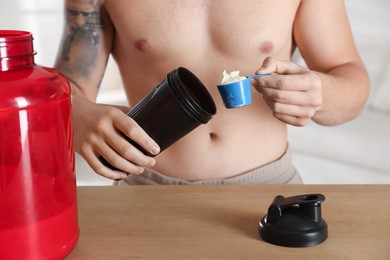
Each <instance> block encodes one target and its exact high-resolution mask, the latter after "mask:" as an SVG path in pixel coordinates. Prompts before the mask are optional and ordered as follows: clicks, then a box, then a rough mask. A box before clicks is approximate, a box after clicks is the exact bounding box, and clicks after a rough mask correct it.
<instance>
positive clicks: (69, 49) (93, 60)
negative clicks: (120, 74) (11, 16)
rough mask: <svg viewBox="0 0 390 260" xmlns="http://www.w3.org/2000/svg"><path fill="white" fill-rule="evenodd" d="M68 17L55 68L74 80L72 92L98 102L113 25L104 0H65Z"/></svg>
mask: <svg viewBox="0 0 390 260" xmlns="http://www.w3.org/2000/svg"><path fill="white" fill-rule="evenodd" d="M85 5H88V7H89V8H88V9H85V8H86V6H85ZM65 18H66V19H65V27H64V33H63V36H62V40H61V45H60V48H59V50H58V55H57V59H56V64H55V67H56V68H57V69H58V70H59V71H61V72H62V73H63V74H64V75H65V76H66V77H67V78H68V80H69V81H70V82H71V85H72V89H73V95H79V96H83V97H85V98H87V99H88V100H90V101H95V99H96V96H97V93H98V89H99V85H100V81H101V79H102V77H103V75H104V71H105V67H106V64H107V60H108V57H109V55H110V51H111V47H112V38H113V26H112V24H111V21H110V19H109V16H108V14H107V13H106V11H105V9H104V8H103V1H102V0H99V1H95V2H93V3H92V2H91V3H88V4H86V3H84V4H83V2H80V1H76V0H66V1H65Z"/></svg>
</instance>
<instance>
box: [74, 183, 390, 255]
mask: <svg viewBox="0 0 390 260" xmlns="http://www.w3.org/2000/svg"><path fill="white" fill-rule="evenodd" d="M308 193H322V194H323V195H325V197H326V201H325V202H324V203H323V204H322V214H323V218H324V219H325V220H326V221H327V223H328V232H329V237H328V239H327V240H326V241H325V242H324V243H322V244H319V245H317V246H314V247H307V248H287V247H281V246H275V245H272V244H269V243H266V242H264V241H263V240H262V239H260V237H259V235H258V221H259V220H260V218H261V217H263V216H264V215H265V214H267V210H268V206H269V205H270V203H271V202H272V200H273V199H274V197H275V196H276V195H279V194H280V195H283V196H285V197H287V196H294V195H301V194H308ZM78 203H79V224H80V230H81V235H80V239H79V242H78V244H77V246H76V247H75V249H74V250H73V251H72V253H71V254H70V255H69V256H68V257H67V259H68V260H70V259H83V260H84V259H114V260H116V259H282V258H283V259H343V260H346V259H354V260H355V259H368V260H371V259H390V185H240V186H126V187H123V186H120V187H118V186H113V187H79V188H78Z"/></svg>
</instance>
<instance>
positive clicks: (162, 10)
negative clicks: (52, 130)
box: [56, 0, 369, 183]
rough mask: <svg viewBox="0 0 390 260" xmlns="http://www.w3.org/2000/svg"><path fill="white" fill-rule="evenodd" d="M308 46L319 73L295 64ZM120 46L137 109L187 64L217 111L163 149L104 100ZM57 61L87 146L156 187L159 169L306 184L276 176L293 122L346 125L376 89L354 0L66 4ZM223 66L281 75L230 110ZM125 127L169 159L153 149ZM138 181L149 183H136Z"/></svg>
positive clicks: (184, 176)
mask: <svg viewBox="0 0 390 260" xmlns="http://www.w3.org/2000/svg"><path fill="white" fill-rule="evenodd" d="M296 47H298V48H299V49H300V52H301V53H302V56H303V57H304V59H305V61H306V63H307V65H308V68H309V69H306V68H303V67H301V66H298V65H296V64H294V63H292V62H291V61H290V59H291V56H292V53H293V51H294V50H295V48H296ZM110 53H111V54H112V55H113V57H114V58H115V60H116V62H117V63H118V65H119V68H120V72H121V75H122V78H123V82H124V86H125V90H126V94H127V98H128V101H129V103H130V104H131V105H134V104H136V103H137V102H138V101H139V100H140V99H142V98H143V97H144V96H145V95H147V94H148V93H149V92H150V91H151V90H152V89H153V88H154V87H155V86H157V85H158V84H159V83H160V82H161V81H162V79H164V78H165V76H166V74H167V73H168V72H170V71H172V70H173V69H176V68H177V67H181V66H182V67H186V68H188V69H189V70H190V71H192V72H193V73H194V74H195V75H196V76H197V77H198V78H199V79H200V80H201V81H202V82H203V83H204V85H205V86H206V87H207V88H208V90H209V91H210V94H211V95H212V96H213V98H214V100H215V102H216V106H217V114H216V115H215V116H214V117H213V118H212V119H211V120H210V121H209V123H208V124H206V125H201V126H200V127H198V128H196V129H195V130H194V131H192V132H191V133H189V134H188V135H186V136H185V137H184V138H183V139H181V140H180V141H178V142H177V143H175V144H174V145H172V146H171V147H169V148H168V149H167V150H165V151H164V152H162V153H161V154H158V153H159V147H158V145H157V144H156V143H155V142H154V141H153V140H152V139H151V138H150V137H149V136H148V135H147V134H146V133H145V132H144V131H143V130H142V129H141V128H140V127H139V126H138V125H137V123H136V122H135V121H134V120H132V119H131V118H129V117H128V116H126V114H125V113H126V112H128V111H129V109H130V108H128V107H118V106H112V105H102V104H96V103H95V99H96V96H97V94H98V91H99V83H100V81H101V79H102V76H103V74H104V70H105V66H106V63H107V59H108V57H109V55H110ZM56 67H57V68H58V69H59V70H60V71H61V72H62V73H64V74H65V75H66V76H67V77H68V79H69V81H70V82H71V85H72V88H73V96H72V103H73V120H74V126H75V147H76V151H77V152H78V153H79V154H81V155H82V156H83V157H84V158H85V159H86V161H87V162H88V163H89V165H90V166H91V167H92V169H93V170H94V171H96V173H98V174H100V175H102V176H105V177H107V178H111V179H124V178H126V176H127V175H128V177H127V181H128V182H129V183H151V182H148V178H152V177H153V176H154V175H153V174H157V179H164V178H167V179H168V180H171V182H170V181H167V182H165V181H161V182H157V183H202V181H205V183H207V180H214V181H215V180H219V181H217V182H212V183H229V182H228V181H226V182H224V181H223V180H232V179H234V178H236V177H237V176H238V177H240V176H242V175H244V176H246V175H247V173H251V172H253V170H256V169H257V170H260V172H261V170H262V169H264V168H267V172H268V173H266V175H267V174H268V175H267V176H260V177H253V176H250V177H248V178H246V179H245V178H244V179H245V180H243V179H241V180H238V181H236V182H232V183H242V182H265V183H269V182H277V183H287V182H297V181H299V176H298V177H297V176H296V174H295V173H289V175H288V176H285V177H283V178H282V177H281V178H279V177H278V174H279V175H283V174H284V173H280V172H279V173H277V172H275V173H273V172H272V169H276V168H277V167H276V166H275V167H274V166H273V165H274V164H278V163H279V161H280V160H281V158H284V157H286V150H288V145H287V144H288V140H287V127H286V125H287V124H290V125H294V126H304V125H306V124H307V123H308V122H309V120H314V121H315V122H317V123H318V124H321V125H329V126H330V125H337V124H341V123H343V122H346V121H348V120H351V119H353V118H354V117H356V116H357V115H358V114H359V112H360V111H361V109H362V108H363V106H364V104H365V101H366V99H367V97H368V93H369V80H368V76H367V72H366V70H365V68H364V65H363V64H362V61H361V59H360V57H359V55H358V53H357V50H356V48H355V45H354V42H353V39H352V35H351V31H350V28H349V24H348V19H347V17H346V13H345V7H344V3H343V1H342V0H331V1H329V0H315V1H313V0H289V1H286V0H246V1H227V0H164V1H154V0H131V1H129V0H66V30H65V33H64V35H63V40H62V44H61V48H60V51H59V55H58V58H57V63H56ZM223 70H227V71H233V70H240V72H241V75H251V74H254V73H272V75H271V76H267V77H261V78H257V79H254V80H252V85H253V86H254V89H255V90H257V92H256V91H254V97H253V103H252V104H251V105H250V106H247V107H244V108H238V109H226V108H224V106H223V103H222V99H221V97H220V96H219V93H218V91H217V87H216V81H217V80H218V78H219V77H220V75H221V73H222V71H223ZM120 132H123V133H124V134H126V135H127V136H128V137H129V138H130V139H132V140H134V141H136V142H137V143H138V144H140V145H141V146H142V147H144V148H145V149H146V150H148V151H149V152H151V153H152V154H156V155H157V154H158V155H157V156H156V157H154V158H152V157H148V156H145V155H143V154H142V153H141V152H140V151H139V150H137V149H136V148H135V147H133V146H132V145H131V144H130V143H128V142H126V141H125V139H124V138H123V137H122V136H121V134H120ZM100 156H102V157H104V158H105V159H106V160H107V161H109V162H110V163H111V164H112V165H113V166H115V167H116V168H118V169H119V170H118V171H113V170H111V169H109V168H107V167H105V166H104V165H103V164H102V163H101V161H100V160H99V157H100ZM287 160H290V161H291V158H289V159H287ZM284 163H285V162H284ZM288 163H290V164H291V162H288ZM278 167H279V168H280V165H279V166H278ZM283 167H284V168H285V166H282V168H283ZM289 167H290V166H289ZM284 168H283V169H282V170H285V169H284ZM290 168H291V167H290ZM290 170H291V169H290ZM144 171H145V173H144V174H141V173H142V172H144ZM146 172H148V174H149V173H150V172H152V173H153V174H152V175H153V176H152V175H148V174H146ZM290 172H291V171H290ZM261 174H263V173H261ZM273 175H275V176H273ZM136 176H144V177H143V178H144V180H143V181H142V180H134V181H132V180H130V179H131V178H132V177H135V178H136ZM145 176H146V177H145ZM151 176H152V177H151ZM172 180H173V181H172ZM221 180H222V181H221Z"/></svg>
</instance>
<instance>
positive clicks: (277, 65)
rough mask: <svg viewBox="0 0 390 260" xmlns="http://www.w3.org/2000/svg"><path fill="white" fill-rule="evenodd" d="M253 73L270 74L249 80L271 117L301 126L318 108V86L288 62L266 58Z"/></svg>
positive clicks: (316, 80) (311, 74)
mask: <svg viewBox="0 0 390 260" xmlns="http://www.w3.org/2000/svg"><path fill="white" fill-rule="evenodd" d="M256 73H273V74H271V75H270V76H265V77H259V78H254V79H252V81H251V83H252V85H253V86H254V88H255V89H256V90H257V91H258V92H260V93H261V94H262V95H263V99H264V101H265V103H266V104H267V105H268V106H269V107H270V108H271V109H272V111H273V115H274V116H275V117H276V118H277V119H279V120H281V121H282V122H284V123H287V124H290V125H294V126H304V125H306V124H307V123H308V122H309V121H310V119H311V118H312V117H313V116H314V115H315V113H316V112H317V111H318V110H319V109H320V107H321V105H322V82H321V79H320V77H319V76H318V75H317V74H316V73H315V72H312V71H309V70H307V69H306V68H303V67H301V66H299V65H296V64H294V63H292V62H289V61H279V60H276V59H273V58H267V59H266V60H265V61H264V62H263V65H262V67H261V68H260V69H259V70H258V71H257V72H256Z"/></svg>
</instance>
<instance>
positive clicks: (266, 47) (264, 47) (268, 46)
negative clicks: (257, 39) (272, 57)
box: [260, 41, 274, 53]
mask: <svg viewBox="0 0 390 260" xmlns="http://www.w3.org/2000/svg"><path fill="white" fill-rule="evenodd" d="M273 49H274V44H273V43H272V42H270V41H266V42H263V43H262V44H261V45H260V51H261V52H262V53H270V52H272V50H273Z"/></svg>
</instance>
